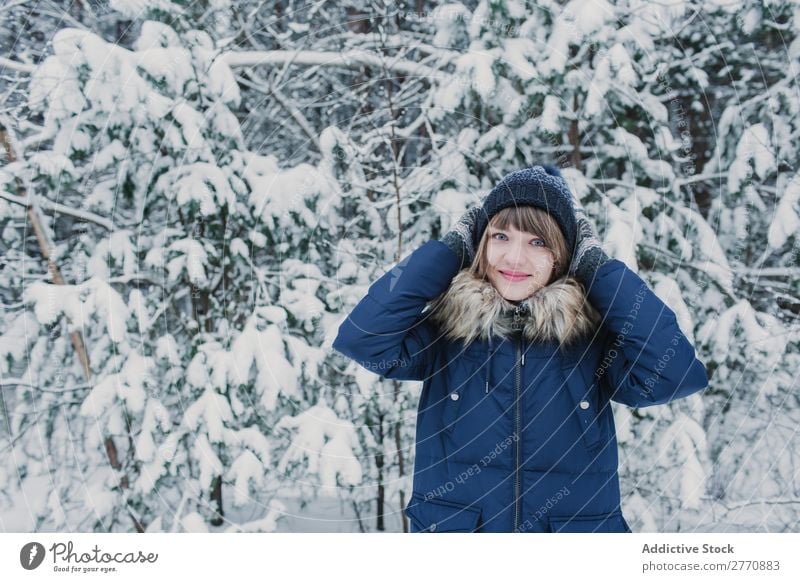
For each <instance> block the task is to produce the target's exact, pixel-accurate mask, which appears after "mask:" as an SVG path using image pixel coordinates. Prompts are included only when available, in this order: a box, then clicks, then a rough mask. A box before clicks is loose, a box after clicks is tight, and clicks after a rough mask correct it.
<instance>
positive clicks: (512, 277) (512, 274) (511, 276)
mask: <svg viewBox="0 0 800 582" xmlns="http://www.w3.org/2000/svg"><path fill="white" fill-rule="evenodd" d="M500 274H501V275H503V277H505V278H506V279H508V280H509V281H522V280H523V279H526V278H527V277H530V275H526V274H525V273H518V272H517V271H500Z"/></svg>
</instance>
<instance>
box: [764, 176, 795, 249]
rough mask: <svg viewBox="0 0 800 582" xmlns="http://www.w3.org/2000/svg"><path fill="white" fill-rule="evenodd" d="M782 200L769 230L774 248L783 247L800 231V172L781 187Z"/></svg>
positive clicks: (768, 236)
mask: <svg viewBox="0 0 800 582" xmlns="http://www.w3.org/2000/svg"><path fill="white" fill-rule="evenodd" d="M781 190H782V193H780V194H779V195H780V201H779V202H778V207H777V209H776V210H775V214H774V216H773V219H772V222H771V223H770V225H769V230H768V231H767V241H768V242H769V246H770V247H772V248H773V249H779V248H781V247H782V246H783V245H784V244H785V243H786V241H787V240H788V239H789V237H791V236H794V237H798V233H800V174H795V175H794V177H793V178H792V179H791V180H790V181H789V183H788V184H786V185H785V187H784V188H781Z"/></svg>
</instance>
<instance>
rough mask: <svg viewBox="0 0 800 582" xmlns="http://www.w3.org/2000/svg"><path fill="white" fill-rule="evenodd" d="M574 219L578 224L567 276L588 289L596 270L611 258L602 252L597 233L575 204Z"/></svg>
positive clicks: (580, 208) (580, 207)
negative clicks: (573, 251)
mask: <svg viewBox="0 0 800 582" xmlns="http://www.w3.org/2000/svg"><path fill="white" fill-rule="evenodd" d="M575 219H576V221H577V223H578V235H577V241H576V244H575V253H574V255H573V257H572V264H571V265H570V267H569V274H570V275H572V276H573V277H575V278H576V279H578V281H580V282H581V283H583V286H584V287H586V288H588V287H589V284H590V283H591V282H592V280H593V279H594V275H595V272H596V271H597V269H598V268H600V265H603V264H604V263H607V262H608V261H610V260H611V257H609V256H608V255H607V254H606V252H605V251H604V250H603V246H602V244H601V243H600V240H599V239H598V237H597V231H596V230H595V228H594V226H593V225H592V222H591V221H590V220H589V217H588V216H586V212H585V211H584V209H583V207H582V206H580V205H578V204H577V203H576V204H575Z"/></svg>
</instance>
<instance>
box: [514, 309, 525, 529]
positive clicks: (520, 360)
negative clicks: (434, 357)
mask: <svg viewBox="0 0 800 582" xmlns="http://www.w3.org/2000/svg"><path fill="white" fill-rule="evenodd" d="M519 312H520V308H519V307H517V308H516V309H515V310H514V324H513V326H512V327H513V328H514V329H515V330H518V331H519V330H521V329H522V323H521V320H520V315H519ZM523 342H524V338H523V334H522V333H520V335H519V341H518V342H517V361H516V363H515V366H514V367H515V369H516V402H515V411H514V422H515V424H514V436H515V437H516V439H515V441H516V448H515V456H516V466H515V470H514V532H515V533H516V532H518V531H519V522H520V507H519V506H520V488H521V487H520V461H519V457H520V448H521V447H522V438H521V435H520V430H521V428H520V424H521V416H522V411H521V404H520V399H521V395H522V366H524V365H525V354H523V353H522V344H523Z"/></svg>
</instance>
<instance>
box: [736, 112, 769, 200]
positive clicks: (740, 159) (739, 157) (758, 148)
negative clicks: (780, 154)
mask: <svg viewBox="0 0 800 582" xmlns="http://www.w3.org/2000/svg"><path fill="white" fill-rule="evenodd" d="M751 164H752V168H753V170H755V174H756V175H757V176H758V177H759V178H764V177H765V176H766V175H767V172H768V171H770V170H771V169H772V168H773V167H774V165H775V158H774V155H773V154H772V146H771V144H770V139H769V132H768V131H767V128H766V126H765V125H764V124H763V123H756V124H755V125H752V126H750V127H748V128H747V129H746V130H745V131H744V133H742V137H741V139H740V140H739V143H738V144H737V146H736V158H735V159H734V161H733V163H732V164H731V166H730V168H729V170H728V190H729V191H731V192H736V191H738V190H739V189H740V188H741V186H742V183H743V182H745V181H746V180H748V179H749V178H750V176H751Z"/></svg>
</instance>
